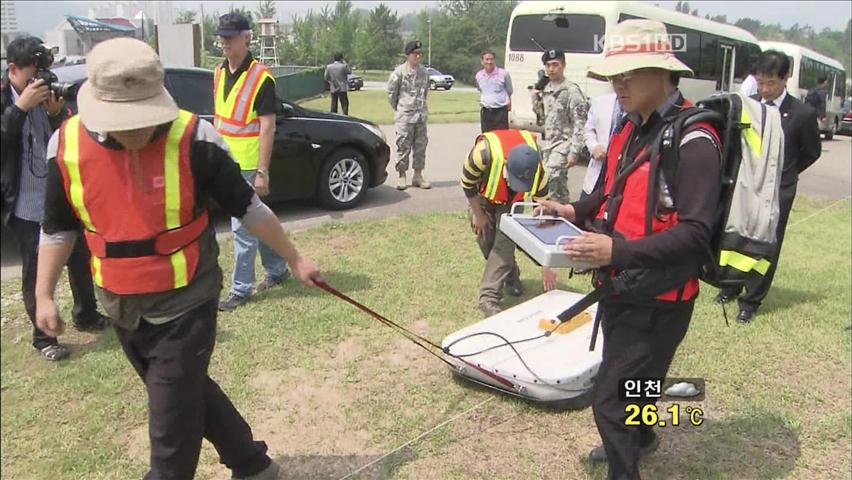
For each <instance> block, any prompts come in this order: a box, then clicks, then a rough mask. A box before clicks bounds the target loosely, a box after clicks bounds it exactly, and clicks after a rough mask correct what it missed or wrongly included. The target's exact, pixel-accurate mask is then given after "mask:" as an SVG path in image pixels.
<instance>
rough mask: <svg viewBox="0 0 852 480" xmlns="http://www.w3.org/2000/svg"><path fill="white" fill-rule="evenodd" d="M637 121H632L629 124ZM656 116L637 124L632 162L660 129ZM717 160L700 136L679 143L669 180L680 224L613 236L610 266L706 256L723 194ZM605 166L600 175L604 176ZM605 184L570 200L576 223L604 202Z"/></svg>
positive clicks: (629, 152) (711, 144)
mask: <svg viewBox="0 0 852 480" xmlns="http://www.w3.org/2000/svg"><path fill="white" fill-rule="evenodd" d="M682 100H683V97H681V96H679V99H678V101H676V102H673V105H672V106H671V108H670V109H669V110H668V111H667V112H666V114H665V115H671V114H674V113H675V112H674V110H672V109H674V108H677V106H678V105H680V104H682ZM628 121H631V122H633V121H635V120H628ZM663 124H664V122H663V118H662V116H661V115H660V114H659V113H658V112H654V113H652V114H651V117H650V118H649V119H648V121H647V122H645V123H644V124H643V125H640V126H638V127H637V126H635V125H634V129H633V132H632V135H631V138H630V139H629V141H630V143H629V144H628V146H627V152H626V153H627V155H626V156H627V157H628V158H633V156H634V155H636V154H637V153H639V151H640V149H641V148H642V147H644V146H646V145H648V144H649V143H650V142H651V141H652V140H653V139H654V138H656V136H657V134H658V133H659V131H660V129H661V128H662V127H663ZM720 165H721V156H720V154H719V150H718V149H717V147H716V145H715V144H714V142H713V141H711V140H710V139H708V138H705V137H698V138H695V139H693V140H690V141H688V142H686V143H681V145H680V165H679V166H678V168H677V173H676V175H675V178H674V181H673V189H674V191H675V192H677V198H676V204H675V208H676V209H677V215H678V223H677V224H676V225H674V226H672V227H671V228H669V229H667V230H664V231H662V232H658V233H655V234H653V235H650V236H647V237H643V238H638V239H636V240H626V239H624V238H615V237H614V238H613V243H612V262H611V264H610V266H612V267H613V268H616V269H626V268H653V267H660V266H664V265H670V264H674V263H679V262H683V261H688V260H690V259H694V258H697V256H699V255H704V254H705V252H706V250H707V245H708V244H709V243H710V239H711V238H710V237H711V233H712V229H713V226H714V223H715V220H716V218H715V216H716V213H717V207H718V204H719V195H720V191H721V181H720V178H721V177H720V176H721V169H720ZM605 171H606V166H604V168H603V169H602V171H601V175H605V173H604V172H605ZM605 188H606V187H605V185H604V182H599V186H598V188H597V189H596V190H595V191H594V192H592V193H591V194H590V195H589V196H588V197H586V198H584V199H583V200H579V201H577V202H574V203H573V204H572V205H573V206H574V210H575V212H576V215H577V218H576V220H577V223H578V224H580V225H582V224H583V223H585V221H586V220H591V219H593V218H594V217H595V215H596V214H597V212H598V207H599V206H600V205H601V203H602V202H603V201H604V189H605Z"/></svg>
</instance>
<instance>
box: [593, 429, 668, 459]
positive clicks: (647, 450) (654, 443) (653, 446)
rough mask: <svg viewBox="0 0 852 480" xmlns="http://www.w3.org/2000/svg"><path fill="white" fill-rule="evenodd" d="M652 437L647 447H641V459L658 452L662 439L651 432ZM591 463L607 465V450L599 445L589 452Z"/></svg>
mask: <svg viewBox="0 0 852 480" xmlns="http://www.w3.org/2000/svg"><path fill="white" fill-rule="evenodd" d="M651 435H653V437H652V438H651V440H650V441H649V442H648V444H647V445H645V446H641V445H640V446H639V456H640V457H644V456H646V455H650V454H651V453H653V452H654V451H655V450H657V447H659V446H660V439H659V438H658V437H657V434H656V433H654V432H651ZM589 463H607V459H606V450H605V449H604V447H603V445H598V446H597V447H595V448H593V449H592V451H591V452H589Z"/></svg>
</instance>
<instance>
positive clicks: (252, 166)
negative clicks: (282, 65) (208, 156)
mask: <svg viewBox="0 0 852 480" xmlns="http://www.w3.org/2000/svg"><path fill="white" fill-rule="evenodd" d="M226 74H227V72H226V71H225V69H224V68H222V65H217V66H216V71H215V72H214V74H213V95H214V97H215V102H216V104H215V109H216V112H215V113H216V117H215V120H214V125H215V126H216V130H217V131H218V132H219V134H220V135H222V137H223V138H224V139H225V143H227V144H228V148H230V150H231V154H232V155H233V156H234V159H235V160H236V161H237V162H238V163H239V164H240V168H241V169H242V170H257V165H258V162H259V160H260V120H259V119H258V117H257V112H256V111H255V110H254V101H255V99H256V98H257V93H258V92H259V91H260V86H261V85H263V82H264V81H265V80H266V79H267V78H269V79H271V80H272V81H273V82H275V79H274V78H273V77H272V75H271V74H270V73H269V70H268V69H267V68H266V65H264V64H262V63H259V62H258V61H257V60H252V62H251V64H250V65H249V67H248V68H247V69H246V71H244V72H243V73H241V74H240V76H239V78H237V81H236V82H235V83H234V85H233V87H231V91H230V92H228V96H227V97H226V96H225V75H226Z"/></svg>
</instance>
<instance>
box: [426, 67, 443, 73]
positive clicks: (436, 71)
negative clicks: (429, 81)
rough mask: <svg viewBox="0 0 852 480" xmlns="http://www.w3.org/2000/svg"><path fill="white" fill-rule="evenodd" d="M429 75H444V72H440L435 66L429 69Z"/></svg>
mask: <svg viewBox="0 0 852 480" xmlns="http://www.w3.org/2000/svg"><path fill="white" fill-rule="evenodd" d="M429 75H443V73H441V72H439V71H438V70H436V69H434V68H430V69H429Z"/></svg>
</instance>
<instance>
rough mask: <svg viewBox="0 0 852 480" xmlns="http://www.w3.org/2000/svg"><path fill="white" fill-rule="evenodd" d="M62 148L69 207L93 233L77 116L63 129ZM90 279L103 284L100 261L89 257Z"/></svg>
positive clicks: (70, 119) (94, 257)
mask: <svg viewBox="0 0 852 480" xmlns="http://www.w3.org/2000/svg"><path fill="white" fill-rule="evenodd" d="M62 133H63V136H64V147H63V152H62V161H63V163H65V169H66V170H67V171H68V196H69V197H71V205H72V206H73V207H74V210H75V211H76V212H77V217H79V218H80V221H81V222H83V226H84V227H85V228H86V230H89V231H90V232H95V231H97V230H95V226H94V225H93V224H92V219H91V217H90V216H89V210H88V209H87V208H86V204H85V203H84V202H83V181H82V180H81V179H80V117H78V116H77V115H75V116H73V117H71V118H69V119H68V121H67V122H66V123H65V126H64V127H63V132H62ZM91 259H92V260H91V262H92V278H93V280H94V281H95V284H96V285H98V286H100V287H102V286H103V284H104V279H103V275H101V259H100V258H98V257H96V256H94V255H91Z"/></svg>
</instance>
